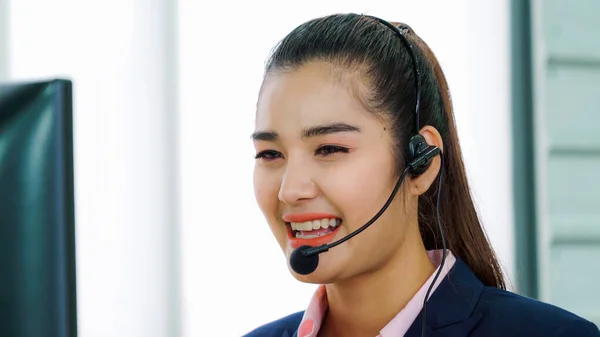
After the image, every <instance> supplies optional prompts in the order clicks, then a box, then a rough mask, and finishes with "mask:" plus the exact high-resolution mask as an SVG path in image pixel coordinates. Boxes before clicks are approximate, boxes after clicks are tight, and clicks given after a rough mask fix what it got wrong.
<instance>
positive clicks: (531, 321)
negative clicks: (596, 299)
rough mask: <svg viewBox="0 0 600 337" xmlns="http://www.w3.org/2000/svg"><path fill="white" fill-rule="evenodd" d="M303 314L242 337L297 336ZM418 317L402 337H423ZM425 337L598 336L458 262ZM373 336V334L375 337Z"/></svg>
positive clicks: (585, 324)
mask: <svg viewBox="0 0 600 337" xmlns="http://www.w3.org/2000/svg"><path fill="white" fill-rule="evenodd" d="M303 314H304V312H303V311H301V312H297V313H295V314H292V315H289V316H286V317H284V318H281V319H279V320H277V321H274V322H271V323H269V324H266V325H263V326H261V327H259V328H257V329H255V330H254V331H252V332H250V333H248V334H246V335H245V337H297V333H298V326H299V325H300V321H301V320H302V315H303ZM421 320H422V313H421V314H419V316H417V318H416V319H415V321H414V322H413V324H412V325H411V327H410V328H409V329H408V331H407V333H406V335H405V336H406V337H421V326H422V323H421V322H422V321H421ZM427 336H428V337H467V336H469V337H600V331H599V330H598V327H596V325H594V324H593V323H591V322H589V321H587V320H585V319H583V318H581V317H578V316H576V315H575V314H572V313H570V312H568V311H566V310H563V309H561V308H558V307H556V306H553V305H550V304H547V303H543V302H539V301H536V300H534V299H530V298H526V297H523V296H519V295H517V294H514V293H511V292H508V291H505V290H501V289H498V288H494V287H487V286H484V285H483V283H481V281H480V280H479V279H478V278H477V277H476V276H475V274H473V272H472V271H471V269H470V268H469V267H468V266H467V265H466V264H465V263H464V262H462V261H461V260H460V259H458V258H457V260H456V263H455V264H454V267H453V268H452V269H451V270H450V272H449V273H448V275H446V277H445V278H444V280H443V281H442V283H440V285H439V287H438V288H437V289H436V290H435V291H434V293H433V294H432V296H431V297H430V299H429V302H427ZM373 337H375V336H373Z"/></svg>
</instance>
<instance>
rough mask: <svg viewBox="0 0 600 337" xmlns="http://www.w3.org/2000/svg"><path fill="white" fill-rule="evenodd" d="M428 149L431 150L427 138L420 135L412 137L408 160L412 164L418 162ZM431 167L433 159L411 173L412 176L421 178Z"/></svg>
mask: <svg viewBox="0 0 600 337" xmlns="http://www.w3.org/2000/svg"><path fill="white" fill-rule="evenodd" d="M427 148H429V144H427V141H425V137H423V136H422V135H420V134H418V135H414V136H412V137H411V138H410V141H409V142H408V155H409V157H408V160H409V161H410V162H414V161H416V160H417V159H419V157H421V156H422V155H423V154H424V153H425V152H426V150H427ZM429 165H431V159H429V160H426V161H425V162H424V163H423V164H421V165H419V166H417V167H415V168H414V169H413V170H412V171H411V173H412V175H413V176H419V175H421V174H423V173H424V172H425V171H427V169H428V168H429Z"/></svg>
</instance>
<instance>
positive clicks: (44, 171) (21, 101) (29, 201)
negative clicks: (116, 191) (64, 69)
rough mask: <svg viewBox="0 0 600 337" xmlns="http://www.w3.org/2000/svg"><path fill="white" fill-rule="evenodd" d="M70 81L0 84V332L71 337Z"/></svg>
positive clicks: (15, 336) (26, 336) (73, 293)
mask: <svg viewBox="0 0 600 337" xmlns="http://www.w3.org/2000/svg"><path fill="white" fill-rule="evenodd" d="M72 105H73V104H72V84H71V82H70V81H67V80H51V81H39V82H28V83H3V84H0V336H11V337H40V336H44V337H75V336H76V335H77V323H76V322H77V315H76V288H75V216H74V188H73V131H72Z"/></svg>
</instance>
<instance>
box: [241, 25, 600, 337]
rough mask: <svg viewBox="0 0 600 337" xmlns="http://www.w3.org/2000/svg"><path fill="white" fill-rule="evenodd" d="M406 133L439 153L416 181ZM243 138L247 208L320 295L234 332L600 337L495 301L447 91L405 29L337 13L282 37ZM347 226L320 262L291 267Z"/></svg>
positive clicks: (496, 272) (564, 315) (569, 321)
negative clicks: (248, 151)
mask: <svg viewBox="0 0 600 337" xmlns="http://www.w3.org/2000/svg"><path fill="white" fill-rule="evenodd" d="M395 27H398V28H395ZM404 39H406V40H404ZM417 74H418V75H417ZM417 76H418V78H417ZM417 88H418V90H416V89H417ZM417 112H418V113H417ZM415 125H416V127H415ZM416 134H418V135H420V137H421V138H418V137H417V138H418V139H420V140H421V143H422V144H420V145H423V144H424V145H425V147H424V148H422V150H423V149H424V151H425V150H428V149H433V150H437V149H439V151H438V152H441V153H443V156H441V155H440V156H434V157H432V156H429V157H427V158H425V159H427V160H426V163H425V165H421V166H420V167H419V168H420V169H419V168H417V169H414V168H411V166H410V165H409V163H411V162H412V161H413V160H414V159H415V157H416V156H417V157H418V156H419V155H420V154H421V152H419V153H417V154H415V155H413V154H412V153H413V152H414V148H415V147H420V145H419V144H418V142H417V143H415V142H414V140H415V139H417V138H415V137H413V136H415V135H416ZM253 138H254V144H255V147H256V166H255V173H254V187H255V195H256V199H257V202H258V204H259V206H260V209H261V211H262V212H263V214H264V216H265V218H266V220H267V222H268V223H269V226H270V228H271V230H272V232H273V234H274V236H275V238H276V239H277V241H278V242H279V244H280V246H281V248H282V250H283V252H284V253H285V255H286V258H287V259H288V261H290V259H291V263H290V271H291V272H292V274H293V275H294V277H295V278H296V279H298V280H299V281H301V282H308V283H315V284H320V285H321V286H319V288H318V290H317V291H316V293H315V295H314V296H313V299H312V300H311V302H310V304H309V306H308V308H307V309H306V310H305V311H303V312H299V313H296V314H293V315H290V316H287V317H284V318H282V319H279V320H277V321H275V322H272V323H269V324H267V325H264V326H262V327H260V328H257V329H256V330H254V331H252V332H250V333H249V334H248V335H247V336H277V337H279V336H290V337H291V336H298V337H309V336H310V337H316V336H319V337H329V336H343V337H352V336H372V337H375V336H382V337H388V336H403V335H404V336H421V335H427V336H438V337H439V336H485V337H491V336H528V337H530V336H581V337H584V336H600V332H599V331H598V329H597V328H596V327H595V326H594V325H593V324H592V323H590V322H588V321H586V320H584V319H582V318H580V317H577V316H575V315H574V314H571V313H569V312H567V311H564V310H562V309H559V308H556V307H554V306H551V305H548V304H544V303H541V302H538V301H535V300H532V299H527V298H524V297H520V296H518V295H516V294H512V293H510V292H508V291H506V290H505V281H504V277H503V274H502V271H501V269H500V266H499V263H498V260H497V258H496V256H495V254H494V252H493V250H492V247H491V246H490V243H489V241H488V240H487V238H486V236H485V233H484V231H483V228H482V226H481V223H480V221H479V219H478V216H477V213H476V210H475V207H474V204H473V200H472V199H471V196H470V192H469V186H468V184H467V178H466V175H465V170H464V166H463V162H462V159H461V152H460V147H459V143H458V138H457V133H456V127H455V125H454V117H453V112H452V105H451V100H450V95H449V93H448V87H447V84H446V80H445V78H444V75H443V73H442V70H441V69H440V66H439V64H438V62H437V60H436V59H435V57H434V55H433V53H432V52H431V50H429V48H428V47H427V45H426V44H425V43H424V42H423V41H422V40H421V39H419V37H418V36H416V35H415V34H414V32H413V31H412V30H411V29H410V28H409V27H407V26H405V25H398V24H394V26H392V25H390V24H389V23H387V22H385V21H383V20H380V19H377V18H373V17H369V16H364V15H356V14H348V15H332V16H327V17H323V18H319V19H315V20H311V21H309V22H306V23H304V24H302V25H301V26H299V27H298V28H296V29H295V30H294V31H292V32H291V33H290V34H289V35H288V36H287V37H285V38H284V39H283V40H282V41H281V43H280V44H279V45H278V46H277V48H276V49H275V50H274V51H273V53H272V55H271V57H270V60H269V62H268V63H267V67H266V74H265V77H264V82H263V85H262V88H261V90H260V93H259V98H258V104H257V113H256V132H255V133H254V134H253ZM418 139H417V140H418ZM424 142H426V144H425V143H424ZM409 144H410V146H409ZM415 144H417V145H415ZM428 146H429V147H428ZM409 148H413V149H412V150H411V149H409ZM411 151H412V152H411ZM417 152H418V151H417ZM438 152H435V153H434V154H437V153H438ZM432 153H433V152H432ZM407 167H408V168H407ZM407 173H408V174H407ZM405 178H406V179H405ZM395 186H398V187H399V189H397V193H396V189H395ZM438 187H440V188H438ZM390 195H391V196H392V197H390ZM394 196H395V197H394ZM438 196H439V197H440V198H439V199H438ZM392 198H393V199H392ZM388 199H390V201H391V203H389V202H388V203H386V200H388ZM384 204H386V205H388V206H389V207H387V208H384V209H383V212H382V213H381V212H380V213H381V215H380V216H379V217H378V218H376V221H375V222H374V223H373V225H372V226H368V228H366V229H365V227H363V225H365V224H368V223H369V220H371V219H372V218H373V215H375V214H376V213H378V211H380V210H381V209H382V208H381V207H382V205H384ZM360 228H363V229H364V231H362V232H360V234H358V235H356V236H353V237H352V238H350V239H348V240H346V241H344V242H342V243H341V244H339V245H337V246H336V247H333V248H331V249H330V250H329V251H327V252H324V253H322V254H320V255H318V260H315V259H314V258H313V259H312V260H310V259H308V260H307V259H304V260H302V258H298V256H299V255H302V254H299V253H298V252H302V250H304V248H306V247H307V246H308V247H316V246H320V245H323V244H327V243H332V242H336V241H338V240H340V239H342V238H348V235H350V234H351V233H356V231H357V230H358V229H360ZM444 247H446V248H447V250H446V249H443V248H444ZM298 261H300V262H298ZM303 261H304V262H306V261H308V262H309V263H308V265H310V266H308V267H307V265H303ZM311 261H312V262H314V263H312V262H311ZM315 261H316V262H315ZM442 262H443V265H441V264H442ZM440 265H441V266H440ZM436 276H437V277H436ZM428 292H429V296H427V293H428ZM426 297H427V298H428V299H429V300H428V301H426V307H425V308H423V304H424V302H425V301H424V300H425V298H426ZM422 308H423V310H421V309H422ZM423 313H424V314H425V315H423Z"/></svg>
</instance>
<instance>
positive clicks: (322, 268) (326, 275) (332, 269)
mask: <svg viewBox="0 0 600 337" xmlns="http://www.w3.org/2000/svg"><path fill="white" fill-rule="evenodd" d="M290 253H291V252H290ZM327 254H328V253H322V254H321V255H320V256H319V266H318V267H317V269H315V271H314V272H312V273H310V274H307V275H301V274H298V273H296V272H295V271H294V270H293V269H292V267H291V266H290V265H289V260H290V254H288V255H287V256H286V258H287V261H288V269H289V271H290V273H291V274H292V276H293V277H294V278H295V279H296V280H298V281H300V282H303V283H312V284H331V283H336V282H338V281H339V279H340V276H341V275H340V274H342V271H343V270H344V268H343V266H342V264H341V263H335V262H334V261H331V260H330V259H328V257H329V256H327Z"/></svg>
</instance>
